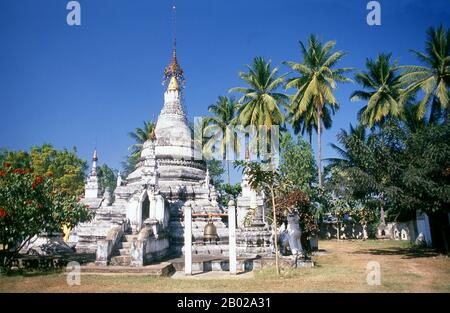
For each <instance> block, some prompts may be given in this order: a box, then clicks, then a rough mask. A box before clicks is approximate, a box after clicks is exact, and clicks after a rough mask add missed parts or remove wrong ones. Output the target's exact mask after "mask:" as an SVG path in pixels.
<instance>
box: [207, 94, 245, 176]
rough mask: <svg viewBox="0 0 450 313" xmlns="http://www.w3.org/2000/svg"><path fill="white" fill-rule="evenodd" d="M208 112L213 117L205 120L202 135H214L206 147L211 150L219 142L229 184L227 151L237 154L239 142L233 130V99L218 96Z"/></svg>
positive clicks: (234, 115) (234, 109)
mask: <svg viewBox="0 0 450 313" xmlns="http://www.w3.org/2000/svg"><path fill="white" fill-rule="evenodd" d="M208 111H209V112H210V113H212V114H214V116H212V117H208V118H207V119H206V127H205V128H204V133H205V134H214V135H213V136H211V138H209V140H208V142H207V143H206V147H207V148H208V149H211V148H212V147H213V146H214V145H215V144H216V143H217V142H220V148H219V149H220V154H221V156H222V157H223V158H222V160H223V161H224V162H226V163H227V180H228V184H230V162H229V160H227V150H229V151H231V153H234V154H236V153H239V141H238V138H237V136H236V133H235V132H234V130H233V126H234V124H235V117H236V112H237V102H236V100H235V99H234V98H233V97H230V98H228V97H224V96H219V98H218V99H217V102H216V103H215V104H212V105H210V106H209V107H208ZM217 136H220V138H217Z"/></svg>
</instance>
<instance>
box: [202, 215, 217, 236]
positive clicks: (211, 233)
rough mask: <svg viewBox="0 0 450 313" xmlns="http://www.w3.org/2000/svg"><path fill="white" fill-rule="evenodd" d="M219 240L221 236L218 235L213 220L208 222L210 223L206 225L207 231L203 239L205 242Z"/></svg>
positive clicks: (204, 232)
mask: <svg viewBox="0 0 450 313" xmlns="http://www.w3.org/2000/svg"><path fill="white" fill-rule="evenodd" d="M218 238H219V234H218V233H217V228H216V226H215V225H214V223H213V221H212V220H211V219H209V220H208V223H207V224H206V225H205V230H204V231H203V239H204V240H209V241H212V240H217V239H218Z"/></svg>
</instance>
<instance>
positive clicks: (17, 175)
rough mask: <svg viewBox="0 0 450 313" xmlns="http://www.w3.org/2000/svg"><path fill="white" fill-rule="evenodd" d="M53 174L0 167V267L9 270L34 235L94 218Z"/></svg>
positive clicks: (54, 230)
mask: <svg viewBox="0 0 450 313" xmlns="http://www.w3.org/2000/svg"><path fill="white" fill-rule="evenodd" d="M57 181H58V178H57V177H54V176H53V174H52V173H51V172H48V173H47V174H46V175H45V176H41V175H36V174H35V173H33V171H32V170H31V169H30V168H14V167H13V166H12V165H11V164H10V163H8V162H5V163H4V164H3V166H2V167H0V243H1V245H2V248H3V251H2V252H1V261H0V264H1V266H2V267H4V268H9V267H10V266H11V264H12V261H13V260H14V258H16V257H17V254H18V252H19V251H20V249H21V248H22V247H23V246H24V245H25V244H26V243H27V242H28V241H29V240H30V239H31V238H32V237H34V236H35V235H39V234H41V233H42V232H46V233H52V232H58V231H60V230H61V227H62V225H63V224H66V225H69V226H71V227H73V226H76V225H77V224H78V223H79V222H85V221H89V220H90V219H91V218H92V217H93V214H92V212H91V211H90V210H89V209H88V208H87V207H86V206H85V205H83V204H81V203H79V202H78V199H77V198H78V197H77V196H75V195H74V194H70V193H67V192H63V191H62V190H61V188H60V187H59V184H58V183H57Z"/></svg>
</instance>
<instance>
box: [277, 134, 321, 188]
mask: <svg viewBox="0 0 450 313" xmlns="http://www.w3.org/2000/svg"><path fill="white" fill-rule="evenodd" d="M280 156H281V158H280V173H281V175H282V176H283V177H284V179H285V180H287V181H289V182H290V183H289V184H288V188H289V189H291V190H302V191H303V192H304V193H305V194H307V195H309V196H311V195H312V193H313V184H314V183H316V182H317V169H316V163H315V160H314V153H313V151H312V149H311V146H310V145H309V144H308V143H306V142H305V141H304V140H303V138H302V137H301V136H298V137H297V138H296V141H295V140H294V138H292V136H291V135H290V134H289V133H286V134H284V136H283V138H282V140H281V153H280Z"/></svg>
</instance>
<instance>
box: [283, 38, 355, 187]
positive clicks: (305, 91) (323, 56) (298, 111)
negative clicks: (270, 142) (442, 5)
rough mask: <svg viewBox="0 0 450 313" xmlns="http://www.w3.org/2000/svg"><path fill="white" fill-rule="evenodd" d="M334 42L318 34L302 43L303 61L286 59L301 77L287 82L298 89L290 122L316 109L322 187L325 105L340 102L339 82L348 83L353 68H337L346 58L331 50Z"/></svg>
mask: <svg viewBox="0 0 450 313" xmlns="http://www.w3.org/2000/svg"><path fill="white" fill-rule="evenodd" d="M335 45H336V42H335V41H328V42H326V43H325V44H322V42H321V41H319V40H318V39H317V37H316V36H314V35H311V36H310V37H309V38H308V47H306V46H305V45H304V44H303V42H300V50H301V53H302V57H303V60H302V62H301V63H297V62H293V61H288V62H284V63H285V64H287V65H288V66H289V67H290V68H291V69H292V70H294V71H295V72H296V73H298V74H300V76H297V77H294V78H291V79H289V80H288V81H287V83H286V89H289V88H295V89H296V92H295V94H294V95H293V96H292V97H291V110H292V111H293V114H292V117H291V120H290V121H291V124H292V125H293V126H294V128H295V127H296V126H295V125H296V124H298V123H302V122H303V121H304V120H303V117H304V116H303V114H304V112H308V111H311V110H315V111H316V113H315V119H316V120H317V123H316V124H315V126H316V127H317V168H318V177H319V187H320V188H321V187H322V161H321V131H322V127H323V117H324V114H323V112H324V107H325V106H329V107H331V108H332V109H331V110H333V109H334V110H335V109H337V108H338V102H337V100H336V98H335V97H334V95H333V90H334V89H336V87H337V83H338V82H349V81H351V80H350V79H349V78H347V77H345V74H346V73H347V72H349V71H351V69H350V68H337V69H336V68H335V66H336V64H337V63H338V62H339V61H340V60H341V59H342V58H343V57H344V55H345V53H343V52H341V51H336V52H332V50H333V48H334V46H335Z"/></svg>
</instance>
